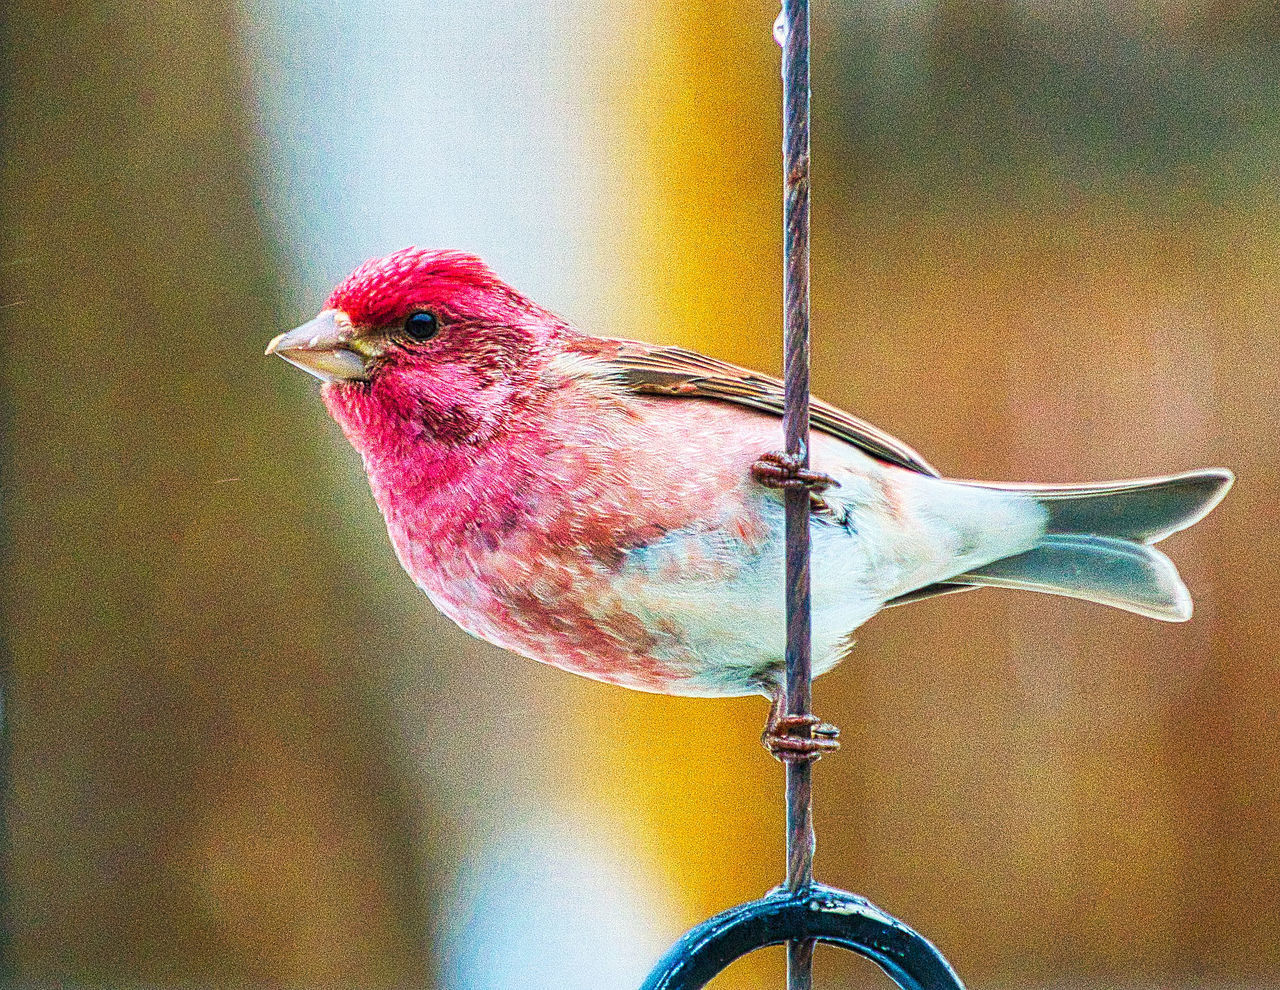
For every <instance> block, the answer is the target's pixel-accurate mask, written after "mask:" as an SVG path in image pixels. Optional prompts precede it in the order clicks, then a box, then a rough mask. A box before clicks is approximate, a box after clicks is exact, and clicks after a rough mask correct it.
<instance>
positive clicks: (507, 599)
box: [267, 248, 1232, 699]
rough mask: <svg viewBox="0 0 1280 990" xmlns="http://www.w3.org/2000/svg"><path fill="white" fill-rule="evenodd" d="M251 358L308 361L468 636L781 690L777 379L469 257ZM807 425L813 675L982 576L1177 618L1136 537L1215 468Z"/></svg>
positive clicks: (411, 552) (421, 267) (375, 292)
mask: <svg viewBox="0 0 1280 990" xmlns="http://www.w3.org/2000/svg"><path fill="white" fill-rule="evenodd" d="M267 353H269V354H271V353H274V354H278V355H279V356H280V357H282V358H284V359H285V360H286V361H289V362H290V363H292V364H294V365H297V366H298V367H299V368H302V369H304V370H306V371H309V372H311V373H312V374H313V375H315V376H316V377H318V378H320V379H322V380H323V381H324V383H325V384H324V386H323V389H322V394H323V396H324V401H325V405H326V406H327V407H328V409H329V412H330V414H331V415H332V416H333V418H334V419H336V420H337V421H338V423H339V424H341V426H342V429H343V431H344V432H345V433H346V436H347V438H348V439H349V440H350V441H351V443H352V445H353V446H354V447H355V448H356V450H358V451H359V452H360V455H361V457H362V458H363V459H364V466H365V470H366V471H367V472H368V476H369V483H370V485H371V486H372V488H373V495H374V498H375V499H376V500H377V503H378V506H379V507H380V508H381V510H382V513H383V515H384V517H385V518H386V522H387V529H388V531H389V533H390V536H391V542H392V545H393V546H394V547H395V550H396V554H397V555H398V556H399V558H400V562H401V564H402V565H403V566H404V568H405V570H406V571H408V573H409V574H410V576H411V577H412V578H413V580H414V581H415V582H416V583H417V585H418V586H419V587H420V588H421V589H422V590H423V591H424V592H426V594H427V596H428V597H429V598H430V599H431V600H432V602H434V603H435V605H436V607H437V608H438V609H439V610H440V611H441V612H443V613H444V614H445V615H447V616H448V617H449V618H451V619H452V620H453V621H454V622H456V623H457V624H458V625H460V626H461V627H462V628H463V629H465V630H467V631H468V632H470V633H472V634H474V635H476V636H479V637H480V638H482V639H485V640H488V641H489V642H491V643H496V644H497V645H498V646H502V647H505V648H506V649H509V650H514V651H515V652H517V653H521V654H524V655H525V656H528V657H532V658H533V659H535V660H540V661H542V662H544V663H549V664H554V665H555V666H557V667H563V668H564V669H566V670H570V671H574V672H575V673H579V674H585V675H586V676H588V677H594V678H598V679H600V680H603V681H609V682H612V683H614V684H621V685H624V686H626V687H631V688H639V689H641V690H645V691H659V692H665V693H670V694H682V695H701V696H717V695H745V694H757V693H758V694H763V695H766V696H770V697H773V698H775V699H776V698H777V697H778V696H779V694H780V690H781V688H780V685H781V681H782V677H783V645H784V643H783V640H784V628H785V625H784V621H783V594H782V584H783V552H782V545H783V511H782V499H781V494H780V492H779V491H778V490H777V488H776V487H774V486H771V484H769V482H775V483H776V481H777V479H778V476H779V475H780V474H782V473H785V472H784V471H783V470H782V468H780V467H779V466H778V463H777V462H776V460H775V461H774V462H769V461H767V460H766V461H761V455H762V454H763V453H764V452H766V451H769V450H771V449H773V448H775V447H776V446H777V445H778V443H779V440H780V423H779V418H778V417H779V415H780V413H781V410H782V400H783V396H782V388H781V385H780V384H779V383H778V382H777V381H775V380H774V379H772V378H768V377H765V376H764V375H760V374H757V373H755V372H751V371H747V370H744V369H742V368H738V367H735V366H733V365H730V364H726V363H725V362H723V361H718V360H715V359H713V358H708V357H704V356H702V355H700V354H696V353H693V352H691V351H687V350H682V349H680V348H676V347H660V346H656V345H653V344H646V343H640V342H636V341H629V340H609V339H603V338H599V337H591V336H587V335H586V334H583V333H581V332H579V331H577V330H575V329H574V328H573V327H571V326H570V325H569V324H567V323H566V322H565V321H564V320H562V319H560V318H559V317H557V316H555V315H554V314H552V313H550V312H548V311H547V310H545V309H543V308H542V307H541V306H539V305H537V304H536V303H534V302H532V301H531V300H529V299H527V298H525V297H524V296H523V295H521V294H520V293H519V292H517V291H516V290H515V289H513V288H511V287H510V286H508V285H506V284H505V283H504V282H502V281H501V280H500V279H499V278H498V277H497V276H496V275H494V274H493V273H492V272H491V271H490V270H489V269H488V268H487V267H486V266H485V265H484V264H483V263H482V262H481V261H480V260H479V259H477V258H474V257H472V256H470V255H466V254H461V253H457V252H453V251H425V250H420V249H416V248H408V249H405V250H403V251H398V252H396V253H395V254H392V255H390V256H388V257H386V258H382V259H379V260H374V261H370V262H367V263H366V264H364V265H362V266H361V267H360V268H359V269H357V270H356V271H355V272H354V273H352V274H351V275H350V276H349V277H348V278H347V279H346V280H345V281H344V282H343V283H342V284H341V285H339V286H338V287H337V288H336V289H335V290H334V291H333V294H332V295H331V296H330V297H329V300H328V302H327V304H326V306H325V309H324V311H323V312H321V313H320V315H319V316H317V317H316V318H315V319H314V320H312V321H311V322H309V323H307V324H304V325H303V326H301V327H299V328H297V329H296V330H292V331H290V332H288V333H285V334H281V335H280V336H279V337H277V338H276V339H275V340H273V341H272V342H271V345H270V347H268V349H267ZM812 427H813V431H814V432H813V438H812V444H811V458H812V464H813V469H814V471H815V472H816V473H818V474H816V475H815V477H821V476H825V481H824V484H823V485H820V486H817V487H820V488H821V490H820V491H815V493H814V496H813V498H814V510H815V511H814V512H813V516H812V522H811V533H812V546H813V557H812V574H813V648H814V671H815V673H823V672H825V671H827V670H830V669H831V668H832V667H833V666H835V664H836V663H837V661H838V660H839V659H840V657H841V655H842V653H843V652H844V651H845V648H846V646H847V644H848V637H849V635H850V633H851V632H852V631H853V630H855V629H856V628H857V627H858V626H860V625H861V624H862V623H864V622H865V621H866V620H867V619H869V618H871V616H873V615H874V614H875V613H876V612H878V611H880V610H881V609H882V608H884V607H886V606H888V605H896V604H900V603H903V602H909V601H915V600H918V599H921V598H926V597H930V596H932V595H939V594H945V593H948V592H953V591H963V590H966V589H971V588H976V587H984V586H990V587H1001V588H1020V589H1027V590H1032V591H1043V592H1049V593H1051V594H1058V595H1067V596H1070V597H1073V598H1082V599H1087V600H1089V601H1093V602H1100V603H1102V604H1105V605H1112V606H1115V607H1117V608H1122V609H1127V610H1128V611H1130V612H1136V613H1138V614H1140V615H1146V616H1150V617H1152V618H1156V619H1164V620H1167V621H1183V620H1185V619H1187V618H1189V617H1190V615H1191V599H1190V596H1189V595H1188V593H1187V590H1186V588H1185V587H1184V585H1183V583H1182V581H1181V580H1180V579H1179V577H1178V572H1177V570H1176V569H1175V568H1174V566H1173V564H1172V563H1171V562H1170V560H1169V559H1168V558H1167V557H1166V556H1164V554H1162V553H1160V552H1159V551H1158V550H1156V549H1154V548H1153V546H1152V544H1154V543H1156V542H1158V541H1160V540H1162V539H1164V538H1165V537H1166V536H1168V535H1170V534H1171V533H1174V532H1176V531H1178V530H1180V529H1183V528H1184V527H1187V526H1190V525H1191V524H1192V523H1194V522H1196V521H1197V520H1199V519H1200V518H1202V517H1203V516H1204V515H1205V514H1206V513H1207V512H1209V510H1210V509H1212V508H1213V507H1214V506H1215V505H1216V504H1217V503H1218V501H1219V500H1220V499H1221V498H1222V497H1223V495H1224V494H1225V493H1226V490H1227V488H1228V487H1229V486H1230V484H1231V481H1232V476H1231V473H1230V472H1229V471H1226V470H1222V469H1208V470H1200V471H1190V472H1187V473H1185V474H1178V475H1172V476H1169V477H1163V478H1146V479H1142V480H1137V481H1117V482H1106V483H1101V484H1089V485H1061V486H1050V485H1029V484H989V483H984V482H973V481H954V480H951V479H947V478H942V477H940V476H939V474H938V472H937V471H935V470H934V469H933V468H932V467H930V466H929V464H928V463H927V462H926V461H924V460H923V459H922V458H921V457H920V455H919V454H917V453H916V452H915V451H913V450H911V449H910V448H909V447H907V446H906V445H904V444H903V443H901V442H899V441H898V440H895V439H894V438H893V437H891V436H889V435H888V434H886V433H883V432H881V431H880V430H878V429H876V428H875V427H873V426H870V425H868V424H867V423H864V422H862V421H861V420H858V419H855V418H854V417H852V416H850V415H848V414H847V413H844V412H842V411H840V410H839V409H836V408H834V407H833V406H830V405H827V404H825V403H822V402H816V401H815V402H814V404H813V412H812Z"/></svg>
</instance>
